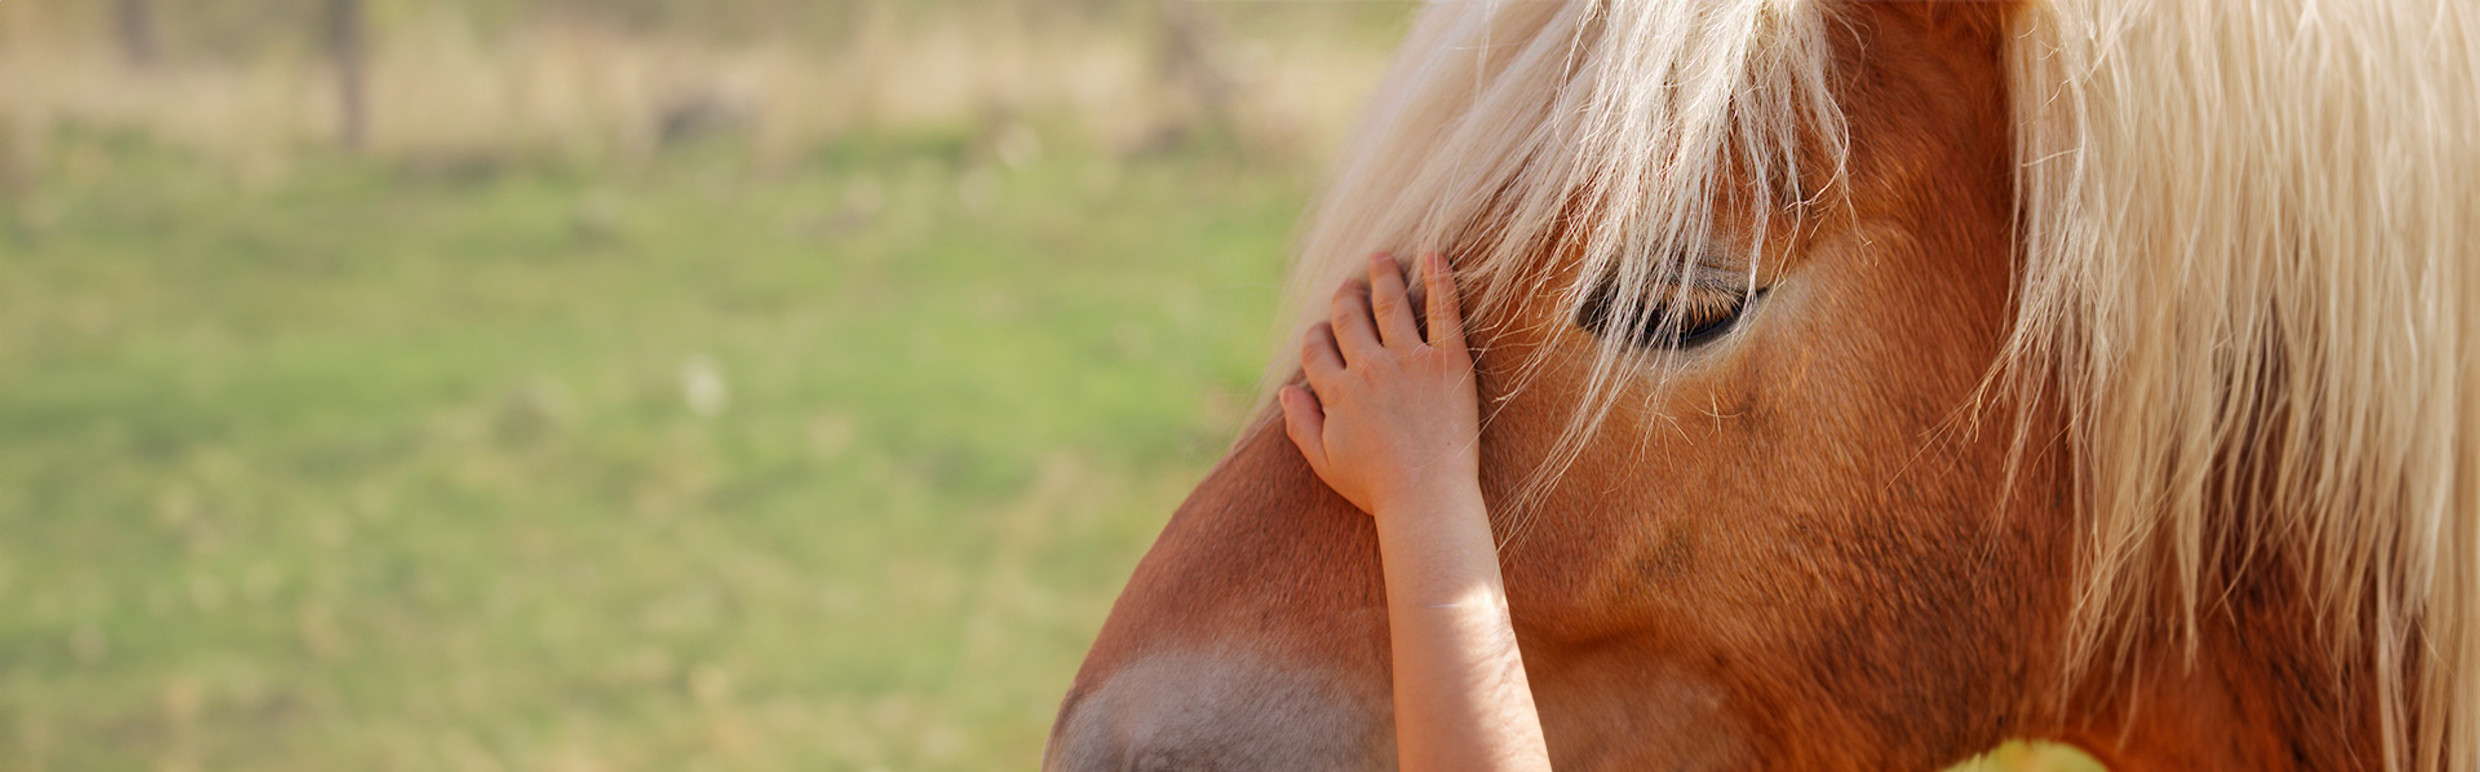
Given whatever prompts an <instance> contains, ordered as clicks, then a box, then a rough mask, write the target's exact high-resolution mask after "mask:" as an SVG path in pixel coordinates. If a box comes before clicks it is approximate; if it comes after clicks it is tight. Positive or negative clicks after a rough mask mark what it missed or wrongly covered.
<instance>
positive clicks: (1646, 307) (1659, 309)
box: [1576, 282, 1765, 350]
mask: <svg viewBox="0 0 2480 772" xmlns="http://www.w3.org/2000/svg"><path fill="white" fill-rule="evenodd" d="M1763 294H1765V293H1764V290H1757V291H1755V292H1753V293H1752V292H1749V291H1747V290H1742V289H1721V288H1715V287H1705V286H1689V287H1686V288H1680V287H1660V288H1657V289H1656V290H1655V291H1654V293H1653V297H1650V298H1647V299H1646V300H1645V301H1643V302H1641V303H1638V304H1636V307H1635V308H1633V309H1621V308H1620V307H1619V306H1620V303H1619V301H1618V285H1617V283H1616V282H1605V283H1603V284H1602V285H1601V286H1600V287H1596V288H1595V289H1594V290H1593V294H1592V295H1591V296H1588V297H1586V298H1585V302H1584V308H1583V309H1582V310H1580V311H1578V312H1577V314H1576V324H1577V326H1580V327H1583V328H1585V329H1586V330H1589V331H1591V332H1592V333H1593V334H1595V335H1599V336H1602V337H1603V338H1613V337H1616V338H1617V339H1619V340H1622V341H1625V342H1626V343H1627V344H1628V345H1630V346H1634V347H1637V348H1643V349H1676V350H1685V349H1692V348H1696V347H1698V346H1701V345H1704V344H1706V343H1709V342H1712V341H1713V340H1715V339H1717V338H1721V337H1722V336H1723V334H1724V333H1728V332H1730V331H1731V327H1732V326H1733V325H1736V324H1738V323H1739V319H1740V316H1741V315H1742V314H1745V313H1746V312H1747V311H1748V306H1749V305H1750V303H1751V302H1752V301H1754V300H1755V299H1756V298H1757V296H1759V295H1763ZM1622 313H1625V314H1626V316H1627V317H1628V318H1626V319H1621V318H1618V317H1619V316H1620V315H1621V314H1622Z"/></svg>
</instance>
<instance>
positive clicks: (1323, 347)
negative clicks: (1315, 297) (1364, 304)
mask: <svg viewBox="0 0 2480 772" xmlns="http://www.w3.org/2000/svg"><path fill="white" fill-rule="evenodd" d="M1300 371H1301V372H1302V373H1305V374H1307V375H1308V376H1309V385H1311V386H1316V385H1318V384H1322V383H1327V382H1329V381H1328V379H1330V378H1333V377H1335V374H1336V373H1339V372H1343V352H1340V351H1337V350H1335V328H1334V326H1333V325H1330V324H1328V323H1326V322H1319V323H1317V324H1314V325H1310V327H1309V333H1308V334H1306V335H1302V336H1300Z"/></svg>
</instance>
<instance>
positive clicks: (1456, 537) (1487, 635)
mask: <svg viewBox="0 0 2480 772" xmlns="http://www.w3.org/2000/svg"><path fill="white" fill-rule="evenodd" d="M1389 507H1390V508H1393V509H1400V510H1402V511H1386V512H1378V513H1375V514H1376V517H1377V521H1378V544H1379V552H1380V557H1381V559H1382V561H1383V563H1384V567H1385V572H1386V592H1387V614H1388V619H1389V627H1390V633H1391V637H1392V639H1393V650H1394V660H1395V662H1394V681H1395V724H1396V727H1395V731H1396V738H1397V748H1398V750H1399V753H1400V756H1401V759H1400V761H1401V764H1402V767H1403V768H1404V769H1407V770H1443V769H1458V770H1462V769H1476V770H1477V769H1490V770H1507V769H1548V768H1549V763H1548V754H1547V752H1546V750H1545V747H1544V745H1543V742H1542V736H1541V722H1540V719H1539V718H1537V717H1536V716H1535V713H1534V708H1533V697H1532V689H1531V687H1530V685H1529V684H1528V683H1527V681H1526V679H1525V674H1524V661H1523V658H1522V657H1521V656H1520V655H1519V654H1518V652H1517V648H1516V640H1515V631H1514V628H1513V627H1511V626H1510V624H1509V621H1508V616H1507V600H1506V589H1505V585H1504V584H1503V582H1502V581H1501V579H1500V576H1499V570H1498V556H1497V549H1496V546H1495V542H1494V541H1493V540H1492V537H1491V535H1490V526H1489V520H1488V517H1487V515H1486V514H1485V512H1484V511H1483V505H1482V500H1481V494H1480V490H1479V488H1478V486H1477V485H1474V484H1472V483H1465V484H1462V485H1457V486H1452V487H1451V488H1448V489H1444V490H1440V491H1438V492H1436V493H1434V494H1430V495H1428V496H1427V497H1425V498H1424V499H1423V500H1419V501H1404V502H1400V503H1391V504H1389Z"/></svg>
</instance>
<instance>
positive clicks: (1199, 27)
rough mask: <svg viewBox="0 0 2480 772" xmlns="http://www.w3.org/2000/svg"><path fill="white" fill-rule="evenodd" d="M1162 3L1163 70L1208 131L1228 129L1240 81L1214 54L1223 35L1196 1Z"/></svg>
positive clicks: (1161, 54) (1184, 0) (1182, 0)
mask: <svg viewBox="0 0 2480 772" xmlns="http://www.w3.org/2000/svg"><path fill="white" fill-rule="evenodd" d="M1159 7H1160V8H1161V16H1160V17H1159V18H1160V19H1161V24H1162V32H1161V34H1162V47H1161V49H1160V52H1159V56H1160V57H1161V71H1162V72H1163V74H1164V75H1165V76H1166V77H1167V78H1169V79H1170V81H1171V85H1172V87H1173V88H1174V89H1175V90H1177V91H1180V92H1182V93H1184V94H1185V95H1186V96H1187V97H1188V98H1189V99H1190V100H1191V101H1192V102H1193V103H1194V105H1195V107H1196V109H1197V110H1198V111H1199V113H1201V115H1200V116H1199V117H1200V118H1201V119H1203V121H1204V122H1205V124H1206V128H1207V129H1208V130H1209V131H1211V132H1218V133H1219V132H1223V131H1228V130H1229V129H1231V127H1232V120H1233V118H1234V116H1233V114H1232V109H1233V106H1232V101H1233V99H1234V97H1236V96H1237V95H1238V91H1239V83H1238V79H1236V78H1234V77H1232V75H1231V73H1230V72H1228V71H1226V70H1225V69H1224V68H1223V64H1222V62H1221V61H1220V60H1219V59H1218V58H1217V57H1216V56H1215V51H1214V46H1215V44H1216V43H1217V42H1219V39H1220V37H1221V35H1220V34H1219V30H1216V29H1215V28H1214V22H1213V20H1212V19H1210V18H1207V17H1206V16H1205V13H1204V11H1202V10H1200V9H1199V8H1198V7H1197V3H1194V2H1189V0H1170V2H1165V3H1162V4H1161V5H1160V6H1159Z"/></svg>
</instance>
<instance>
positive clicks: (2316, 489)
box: [1269, 0, 2480, 772]
mask: <svg viewBox="0 0 2480 772" xmlns="http://www.w3.org/2000/svg"><path fill="white" fill-rule="evenodd" d="M1832 13H1833V12H1832V11H1831V10H1830V9H1828V8H1824V7H1821V6H1820V5H1819V4H1817V3H1814V2H1807V1H1805V0H1728V1H1718V2H1690V1H1688V0H1640V1H1632V2H1485V1H1484V0H1451V1H1449V2H1439V3H1436V4H1433V5H1432V7H1430V8H1429V9H1428V10H1427V11H1426V12H1425V13H1424V15H1423V17H1422V19H1421V21H1420V22H1419V23H1418V24H1417V26H1416V27H1415V28H1414V30H1413V32H1412V34H1411V36H1410V38H1409V39H1408V40H1407V41H1406V43H1405V44H1404V46H1403V50H1402V52H1401V53H1400V54H1399V56H1398V59H1397V61H1396V63H1395V65H1394V67H1393V70H1392V71H1391V72H1390V73H1389V75H1388V76H1387V78H1386V80H1385V82H1384V85H1382V86H1381V87H1380V89H1379V91H1378V92H1377V96H1376V97H1375V99H1374V100H1373V102H1372V104H1371V106H1370V107H1369V109H1368V112H1367V114H1366V116H1365V117H1364V119H1363V123H1362V125H1361V126H1360V127H1359V129H1358V130H1357V132H1356V135H1355V139H1354V140H1353V141H1352V142H1351V144H1350V145H1348V146H1347V149H1346V150H1345V152H1344V155H1343V156H1342V158H1343V161H1342V163H1341V164H1340V165H1339V166H1338V168H1337V169H1336V170H1335V172H1334V175H1333V177H1332V178H1331V180H1330V181H1329V183H1328V186H1327V189H1326V191H1325V192H1324V193H1323V195H1322V197H1321V199H1320V203H1319V204H1318V205H1317V207H1316V208H1315V211H1314V213H1313V217H1312V218H1311V219H1310V225H1309V228H1308V230H1307V231H1306V233H1305V236H1304V239H1303V242H1302V245H1301V249H1300V253H1299V258H1298V263H1297V265H1296V267H1295V269H1294V271H1293V278H1292V284H1291V287H1290V294H1289V297H1290V300H1289V307H1290V308H1291V309H1292V311H1291V313H1289V314H1287V315H1286V319H1287V320H1288V327H1287V329H1285V330H1284V333H1285V334H1284V335H1283V336H1282V337H1281V338H1280V340H1283V341H1287V342H1290V341H1297V340H1298V339H1299V336H1300V333H1301V332H1302V331H1303V330H1305V329H1306V328H1307V327H1308V326H1309V325H1311V324H1312V323H1314V322H1315V321H1316V320H1318V319H1320V318H1322V317H1323V315H1324V314H1323V309H1324V307H1325V305H1324V299H1325V298H1326V296H1327V293H1328V292H1330V291H1331V290H1332V288H1333V287H1334V286H1335V284H1336V283H1337V282H1339V281H1341V280H1342V279H1343V277H1345V276H1347V275H1349V274H1351V273H1352V272H1354V271H1357V270H1358V269H1359V267H1360V265H1361V263H1360V260H1361V258H1362V257H1363V256H1364V255H1366V254H1368V253H1371V252H1375V251H1380V250H1386V251H1393V252H1396V253H1398V254H1411V253H1416V252H1420V251H1429V250H1439V251H1446V252H1448V253H1449V254H1451V255H1453V256H1454V257H1455V258H1456V260H1457V263H1458V272H1459V274H1460V276H1459V279H1460V281H1461V282H1462V283H1463V285H1464V286H1465V287H1466V288H1467V296H1468V298H1470V301H1469V305H1468V307H1467V314H1468V316H1470V317H1473V318H1475V319H1484V320H1486V319H1493V318H1498V317H1499V316H1501V314H1499V313H1498V312H1499V311H1501V310H1503V309H1506V308H1509V307H1511V306H1512V305H1513V304H1517V303H1521V302H1523V301H1524V300H1525V299H1527V298H1529V297H1534V296H1537V295H1540V294H1542V293H1544V292H1551V293H1557V295H1556V296H1557V297H1560V298H1562V299H1563V302H1564V303H1565V304H1566V305H1565V306H1564V308H1563V309H1562V310H1563V311H1564V312H1565V316H1566V317H1567V318H1573V317H1574V312H1575V311H1576V310H1577V309H1578V308H1579V307H1580V306H1581V305H1582V304H1583V303H1584V302H1586V295H1587V294H1588V293H1589V292H1590V291H1591V289H1592V285H1594V284H1595V283H1597V282H1600V281H1615V282H1618V289H1619V291H1618V292H1617V293H1616V294H1615V297H1616V298H1618V302H1621V303H1641V302H1644V301H1642V300H1641V299H1642V298H1645V297H1646V296H1647V295H1648V292H1647V291H1646V290H1648V289H1649V288H1656V287H1662V286H1668V285H1669V284H1671V283H1672V280H1673V279H1676V278H1678V277H1679V276H1680V275H1681V273H1682V272H1683V271H1686V270H1690V269H1691V267H1692V266H1691V263H1692V261H1693V256H1692V253H1693V251H1694V250H1695V249H1701V248H1703V247H1702V246H1701V245H1705V244H1708V243H1709V242H1711V241H1712V240H1713V239H1714V238H1715V237H1716V236H1717V235H1724V234H1722V233H1720V232H1721V231H1724V230H1732V229H1745V230H1743V231H1741V232H1743V233H1759V234H1762V233H1765V232H1767V228H1766V225H1765V223H1764V221H1763V218H1764V217H1766V216H1767V212H1766V211H1764V210H1766V209H1768V207H1765V206H1756V207H1750V208H1751V209H1754V210H1758V211H1754V212H1752V213H1750V214H1749V215H1748V216H1749V217H1750V218H1752V219H1753V220H1754V221H1753V222H1733V223H1725V224H1723V225H1722V226H1721V227H1720V228H1717V227H1716V225H1715V223H1714V220H1715V218H1716V216H1717V209H1718V207H1717V201H1718V200H1721V199H1720V197H1723V196H1729V197H1731V198H1732V199H1734V200H1742V201H1755V202H1806V201H1812V200H1817V199H1820V198H1821V197H1822V195H1821V194H1820V192H1819V191H1820V190H1821V189H1824V188H1830V187H1832V186H1833V185H1834V184H1835V182H1836V181H1837V180H1838V179H1839V175H1840V173H1841V163H1842V157H1843V147H1844V132H1845V128H1844V125H1843V123H1842V121H1843V117H1842V112H1841V111H1840V109H1839V108H1837V106H1836V105H1835V103H1834V100H1833V98H1832V96H1831V94H1830V90H1829V82H1828V75H1829V72H1828V69H1829V65H1830V62H1831V59H1832V51H1831V49H1830V46H1829V34H1830V32H1831V31H1832V30H1833V29H1835V25H1836V24H1837V22H1836V21H1835V20H1834V18H1833V15H1832ZM2475 16H2476V14H2475V12H2474V11H2471V10H2468V9H2467V8H2466V5H2465V4H2463V3H2460V2H2457V1H2456V0H2407V1H2405V2H2375V1H2373V0H2371V1H2369V2H2318V1H2317V0H2267V1H2265V2H2224V1H2222V0H2199V1H2196V2H2161V3H2149V2H2138V1H2136V0H2125V1H2120V0H2092V1H2090V2H2076V3H2034V4H2032V5H2031V6H2030V7H2026V8H2023V9H2021V10H2020V11H2019V12H2018V13H2017V20H2018V28H2017V29H2016V30H2014V33H2015V35H2014V38H2013V40H2012V42H2011V43H2010V45H2009V49H2010V53H2009V56H2010V58H2011V61H2010V62H2009V63H2008V66H2009V68H2010V70H2009V77H2010V80H2011V88H2012V89H2013V95H2012V98H2013V99H2014V102H2015V111H2016V126H2015V132H2016V137H2017V143H2018V153H2019V160H2020V162H2021V164H2022V167H2021V169H2020V171H2019V186H2020V205H2021V207H2022V211H2021V214H2020V216H2021V221H2020V223H2019V242H2020V244H2021V246H2022V248H2023V249H2024V254H2023V268H2022V269H2021V271H2022V272H2021V274H2020V276H2019V277H2018V278H2017V286H2018V287H2019V297H2018V311H2017V312H2018V318H2017V320H2016V327H2015V331H2014V334H2013V337H2012V339H2011V340H2010V341H2009V344H2008V348H2007V352H2006V354H2005V356H2004V357H2003V359H2002V361H2001V362H2000V363H1998V366H1997V368H1996V369H1994V370H1993V373H1994V375H1993V378H1995V379H1997V380H1996V382H1998V383H2002V384H2006V385H2011V386H2013V387H2015V388H2017V389H2019V390H2020V393H2021V395H2023V396H2027V397H2033V398H2039V399H2046V400H2051V401H2052V402H2053V403H2054V404H2056V405H2058V406H2059V407H2060V409H2061V411H2062V412H2063V413H2064V414H2065V415H2066V417H2067V420H2068V427H2067V431H2068V433H2069V436H2068V437H2066V438H2060V439H2062V440H2063V441H2065V442H2067V443H2069V446H2070V447H2072V448H2074V449H2075V450H2074V452H2075V458H2076V461H2077V467H2076V472H2075V473H2076V482H2077V489H2078V491H2079V500H2078V506H2079V507H2080V509H2081V512H2080V513H2079V516H2080V517H2081V518H2082V519H2081V520H2079V522H2081V523H2084V524H2086V525H2087V526H2088V528H2089V542H2088V548H2087V551H2086V553H2085V554H2086V557H2087V560H2086V564H2087V569H2088V574H2087V575H2086V576H2085V577H2083V579H2084V582H2083V585H2082V586H2083V588H2084V590H2083V592H2082V594H2081V596H2080V602H2079V604H2078V614H2077V623H2076V627H2075V633H2076V634H2075V639H2074V641H2075V645H2074V651H2075V652H2076V656H2075V657H2074V660H2075V662H2076V665H2077V666H2078V667H2083V666H2088V665H2090V664H2092V663H2093V662H2094V661H2095V660H2097V659H2100V658H2101V655H2102V654H2105V653H2107V654H2113V655H2115V656H2124V655H2125V654H2126V653H2127V651H2128V648H2127V647H2128V646H2129V645H2130V642H2131V641H2133V640H2134V639H2135V638H2136V637H2137V636H2136V635H2135V634H2133V633H2131V632H2130V631H2131V630H2135V629H2136V628H2139V627H2142V626H2143V625H2147V624H2151V623H2152V622H2150V621H2148V620H2170V622H2169V625H2170V627H2171V628H2172V629H2170V630H2168V632H2169V633H2170V634H2171V635H2172V636H2173V637H2179V636H2184V637H2185V638H2186V640H2189V641H2191V642H2192V641H2193V635H2192V634H2193V629H2194V627H2195V624H2196V619H2197V618H2198V616H2199V614H2201V613H2209V612H2210V611H2211V610H2212V609H2213V608H2214V607H2215V604H2216V603H2217V602H2219V600H2220V599H2222V598H2223V596H2224V595H2225V593H2227V592H2228V591H2230V590H2231V589H2232V585H2233V583H2234V582H2235V581H2236V580H2237V575H2236V574H2235V573H2234V569H2232V568H2230V567H2231V566H2234V565H2235V566H2242V567H2244V566H2267V565H2277V563H2276V562H2277V561H2278V562H2279V563H2278V565H2281V566H2282V567H2283V568H2285V569H2286V570H2287V572H2288V575H2290V576H2295V577H2297V580H2298V581H2299V582H2300V583H2301V587H2300V589H2301V591H2302V592H2304V593H2306V594H2307V595H2308V596H2309V597H2311V598H2312V599H2313V600H2314V601H2315V602H2316V603H2317V604H2319V608H2321V609H2322V610H2323V611H2324V612H2325V613H2324V614H2323V615H2322V616H2321V619H2322V620H2323V622H2324V625H2323V627H2324V629H2323V632H2324V633H2325V634H2326V637H2327V639H2328V640H2329V642H2330V645H2331V646H2332V647H2333V649H2332V650H2333V651H2335V652H2336V653H2337V654H2336V656H2337V657H2338V658H2339V657H2344V656H2350V655H2352V653H2358V654H2359V655H2364V656H2367V657H2368V658H2369V662H2370V665H2371V666H2373V667H2374V669H2375V670H2374V672H2375V673H2376V674H2377V678H2378V680H2379V683H2377V684H2375V687H2376V689H2377V692H2378V695H2379V698H2380V703H2379V704H2380V706H2381V710H2382V716H2381V717H2380V719H2379V720H2380V723H2381V726H2382V728H2383V735H2384V737H2385V742H2386V746H2385V752H2386V758H2385V762H2384V765H2385V767H2386V768H2387V769H2417V770H2423V771H2427V770H2451V771H2452V772H2472V771H2473V770H2480V387H2475V385H2474V384H2475V375H2480V373H2476V372H2475V368H2476V367H2480V310H2475V309H2472V308H2470V307H2469V306H2468V305H2467V304H2468V303H2470V302H2473V301H2480V264H2475V261H2480V248H2476V247H2475V245H2480V195H2476V194H2475V190H2480V139H2475V137H2480V53H2476V52H2475V49H2474V47H2473V41H2474V40H2475V35H2474V32H2475V31H2476V30H2475V26H2476V25H2480V22H2476V21H2475ZM1803 162H1807V163H1808V166H1807V167H1805V168H1804V167H1803V166H1802V165H1801V164H1802V163H1803ZM1803 205H1804V204H1797V203H1794V204H1789V205H1785V206H1782V207H1780V209H1782V210H1783V211H1785V212H1791V213H1793V216H1796V212H1797V210H1798V209H1799V208H1801V206H1803ZM1750 241H1755V239H1750ZM1748 248H1749V249H1751V250H1752V252H1751V254H1750V258H1751V260H1750V262H1751V263H1752V264H1753V263H1754V258H1755V257H1756V256H1757V251H1756V250H1760V249H1761V248H1760V247H1758V246H1755V245H1753V244H1752V245H1750V246H1749V247H1748ZM1544 255H1558V256H1560V257H1559V258H1558V259H1560V260H1570V259H1572V260H1574V261H1575V262H1574V263H1573V264H1572V265H1568V264H1562V265H1564V266H1565V269H1564V270H1550V269H1551V268H1553V267H1552V266H1545V265H1543V264H1542V262H1543V260H1544V257H1543V256H1544ZM1560 277H1566V278H1565V279H1563V280H1562V279H1560ZM1553 280H1560V281H1562V282H1563V283H1562V284H1560V285H1559V286H1549V285H1547V284H1545V282H1549V281H1553ZM1633 312H1634V309H1633V308H1627V307H1623V308H1620V309H1617V313H1618V315H1619V317H1620V318H1628V317H1629V316H1630V315H1631V314H1632V313H1633ZM1477 337H1479V338H1481V339H1487V337H1488V335H1487V331H1484V332H1483V334H1481V335H1479V336H1477ZM1618 337H1619V336H1608V338H1609V339H1608V340H1605V342H1604V343H1603V344H1602V347H1601V349H1600V350H1599V351H1598V352H1597V353H1596V356H1595V358H1594V362H1593V363H1592V364H1593V367H1592V373H1593V376H1592V378H1591V380H1590V388H1589V389H1588V391H1587V393H1586V394H1585V395H1584V399H1583V400H1582V402H1581V404H1582V405H1583V407H1581V408H1579V409H1578V410H1577V411H1576V412H1575V414H1574V418H1573V419H1572V420H1571V421H1570V422H1569V425H1568V426H1566V427H1565V429H1564V431H1563V433H1562V434H1561V439H1560V441H1559V443H1558V448H1559V450H1558V451H1557V452H1555V453H1554V454H1553V460H1552V462H1551V463H1549V464H1546V465H1544V466H1543V467H1542V468H1541V469H1538V470H1535V471H1534V472H1533V474H1532V476H1531V479H1530V482H1529V483H1528V484H1527V485H1526V486H1525V489H1524V490H1525V493H1524V494H1523V495H1521V496H1519V497H1518V502H1519V506H1521V503H1522V502H1525V501H1529V500H1530V497H1531V496H1532V495H1534V494H1537V493H1538V492H1539V491H1540V490H1541V489H1542V487H1543V486H1546V485H1548V484H1549V483H1550V482H1551V481H1552V480H1554V479H1555V478H1556V477H1557V475H1558V474H1559V473H1560V472H1561V471H1562V470H1563V469H1564V468H1565V464H1566V462H1567V461H1569V460H1572V459H1573V456H1574V453H1575V452H1576V451H1577V449H1578V448H1580V447H1581V446H1582V444H1583V442H1584V440H1585V439H1586V438H1587V437H1588V436H1589V435H1590V434H1591V433H1592V431H1593V430H1594V428H1595V427H1596V426H1597V425H1598V423H1599V422H1600V421H1601V419H1602V417H1603V416H1604V415H1606V414H1607V412H1608V410H1609V408H1610V402H1611V401H1612V400H1613V399H1614V398H1615V397H1614V394H1615V391H1616V389H1615V387H1616V385H1617V383H1618V381H1619V379H1620V378H1621V377H1622V376H1623V374H1625V373H1630V372H1638V371H1639V369H1638V368H1640V367H1641V365H1643V364H1644V362H1643V361H1642V360H1641V359H1639V358H1637V355H1633V354H1630V353H1629V352H1628V350H1627V349H1626V348H1625V347H1624V343H1623V342H1622V341H1620V340H1618ZM1295 356H1296V355H1295V353H1294V352H1293V351H1292V349H1291V348H1290V346H1289V345H1288V343H1287V345H1286V346H1285V347H1284V348H1283V350H1282V353H1280V354H1279V355H1278V356H1277V357H1276V359H1275V363H1274V365H1273V367H1272V369H1271V370H1270V374H1269V378H1270V379H1279V378H1281V377H1284V376H1286V375H1288V374H1289V373H1290V371H1291V370H1292V369H1293V368H1292V364H1291V363H1292V362H1294V361H1295ZM1537 364H1538V363H1524V366H1523V367H1522V368H1521V369H1522V371H1523V372H1531V371H1532V369H1533V367H1534V366H1535V365H1537ZM1659 370H1660V369H1659V368H1658V367H1657V368H1654V369H1653V370H1652V371H1653V372H1659ZM1523 384H1524V379H1523V378H1518V379H1516V382H1515V383H1513V384H1508V385H1505V388H1504V389H1503V390H1505V391H1512V390H1515V389H1521V388H1523ZM2052 440H2053V438H2048V437H2028V436H2024V441H2025V442H2027V443H2029V445H2028V447H2029V446H2038V447H2049V446H2050V443H2051V442H2052Z"/></svg>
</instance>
